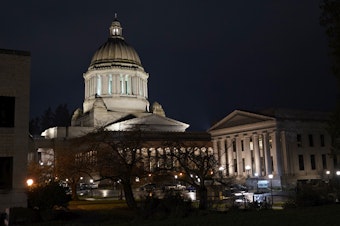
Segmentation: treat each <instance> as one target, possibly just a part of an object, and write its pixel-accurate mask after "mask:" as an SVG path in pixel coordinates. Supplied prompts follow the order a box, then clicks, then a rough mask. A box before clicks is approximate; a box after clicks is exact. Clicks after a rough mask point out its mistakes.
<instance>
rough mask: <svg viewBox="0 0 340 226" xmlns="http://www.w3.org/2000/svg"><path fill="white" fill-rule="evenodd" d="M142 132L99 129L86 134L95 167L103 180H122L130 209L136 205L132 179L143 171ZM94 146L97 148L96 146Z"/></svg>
mask: <svg viewBox="0 0 340 226" xmlns="http://www.w3.org/2000/svg"><path fill="white" fill-rule="evenodd" d="M141 136H142V132H141V131H139V130H136V131H129V132H121V131H120V132H112V131H105V130H101V131H97V132H95V133H90V134H88V135H86V136H85V137H84V138H85V139H86V140H87V143H88V144H89V146H90V147H92V150H93V151H94V152H95V157H96V161H97V165H96V171H97V172H98V173H99V175H100V177H101V179H102V180H104V179H110V180H112V181H117V180H119V181H120V183H121V185H122V186H123V190H124V195H125V200H126V203H127V205H128V207H129V208H130V209H136V208H137V204H136V201H135V198H134V196H133V191H132V183H133V181H134V179H135V178H136V177H140V176H141V175H143V174H145V173H144V167H143V161H142V160H143V157H142V153H141V151H142V148H143V147H144V146H143V143H144V142H143V140H142V138H141ZM94 147H95V148H94Z"/></svg>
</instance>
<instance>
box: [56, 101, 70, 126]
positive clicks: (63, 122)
mask: <svg viewBox="0 0 340 226" xmlns="http://www.w3.org/2000/svg"><path fill="white" fill-rule="evenodd" d="M53 124H54V125H55V126H62V127H66V126H69V125H70V124H71V116H70V112H69V110H68V108H67V104H59V105H58V106H57V108H56V109H55V111H54V120H53Z"/></svg>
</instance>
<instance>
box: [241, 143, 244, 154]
mask: <svg viewBox="0 0 340 226" xmlns="http://www.w3.org/2000/svg"><path fill="white" fill-rule="evenodd" d="M241 150H242V151H244V142H243V140H241Z"/></svg>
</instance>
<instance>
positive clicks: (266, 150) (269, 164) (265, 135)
mask: <svg viewBox="0 0 340 226" xmlns="http://www.w3.org/2000/svg"><path fill="white" fill-rule="evenodd" d="M263 153H264V163H265V175H268V174H271V173H272V160H271V156H270V147H269V136H268V133H267V132H265V133H263Z"/></svg>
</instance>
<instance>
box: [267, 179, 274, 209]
mask: <svg viewBox="0 0 340 226" xmlns="http://www.w3.org/2000/svg"><path fill="white" fill-rule="evenodd" d="M273 177H274V176H273V174H269V175H268V178H269V179H270V197H271V206H272V207H273V203H274V200H273Z"/></svg>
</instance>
